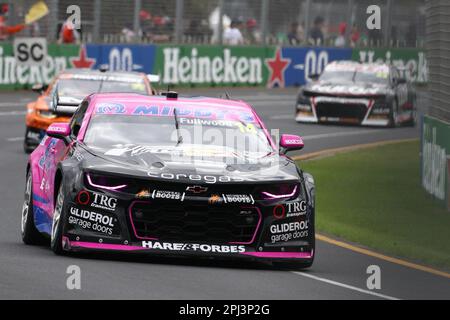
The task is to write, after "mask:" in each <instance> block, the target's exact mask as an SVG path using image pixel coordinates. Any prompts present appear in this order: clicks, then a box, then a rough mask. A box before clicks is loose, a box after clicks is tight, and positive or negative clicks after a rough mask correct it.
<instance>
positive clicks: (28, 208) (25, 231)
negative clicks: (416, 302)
mask: <svg viewBox="0 0 450 320" xmlns="http://www.w3.org/2000/svg"><path fill="white" fill-rule="evenodd" d="M20 227H21V228H20V231H21V235H22V241H23V242H24V243H25V244H30V245H31V244H41V243H42V242H43V240H44V237H43V236H42V234H41V233H40V232H39V231H38V230H37V229H36V226H35V225H34V212H33V183H32V174H31V172H28V173H27V180H26V186H25V197H24V201H23V206H22V218H21V224H20Z"/></svg>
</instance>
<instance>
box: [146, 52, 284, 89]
mask: <svg viewBox="0 0 450 320" xmlns="http://www.w3.org/2000/svg"><path fill="white" fill-rule="evenodd" d="M274 51H275V50H274V48H271V47H222V46H206V45H204V46H178V45H175V46H158V53H157V55H156V68H155V71H154V72H155V73H158V74H160V75H161V77H162V82H163V83H164V84H174V85H203V86H204V85H212V86H229V85H250V86H260V85H264V84H266V82H267V77H268V70H267V67H266V60H267V59H268V58H270V57H272V56H273V55H274Z"/></svg>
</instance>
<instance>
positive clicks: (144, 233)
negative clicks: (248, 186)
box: [130, 201, 261, 244]
mask: <svg viewBox="0 0 450 320" xmlns="http://www.w3.org/2000/svg"><path fill="white" fill-rule="evenodd" d="M130 219H131V223H132V225H133V230H134V233H135V236H136V237H137V238H138V239H158V240H160V241H170V242H177V241H180V242H191V241H192V242H207V243H217V244H220V243H240V244H249V243H251V242H253V240H254V237H255V235H256V232H257V231H258V228H259V225H260V222H261V214H260V211H259V209H258V208H257V207H253V206H248V207H246V206H220V205H217V206H215V205H208V204H201V205H197V204H195V205H192V204H187V203H186V204H184V203H177V204H167V203H164V204H158V203H157V202H148V201H136V202H134V203H133V204H131V206H130Z"/></svg>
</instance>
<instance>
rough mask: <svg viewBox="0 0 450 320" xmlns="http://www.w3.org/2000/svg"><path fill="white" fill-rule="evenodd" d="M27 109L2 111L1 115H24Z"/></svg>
mask: <svg viewBox="0 0 450 320" xmlns="http://www.w3.org/2000/svg"><path fill="white" fill-rule="evenodd" d="M25 114H26V111H0V116H22V115H25Z"/></svg>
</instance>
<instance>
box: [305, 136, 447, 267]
mask: <svg viewBox="0 0 450 320" xmlns="http://www.w3.org/2000/svg"><path fill="white" fill-rule="evenodd" d="M419 149H420V147H419V142H403V143H396V144H391V145H385V146H381V147H376V148H370V149H363V150H357V151H352V152H348V153H342V154H338V155H335V156H332V157H328V158H322V159H316V160H310V161H304V162H300V166H301V167H302V168H303V169H304V170H305V171H307V172H310V173H311V174H313V176H314V178H315V181H316V201H317V209H316V223H317V229H318V231H321V232H324V233H327V234H331V235H335V236H337V237H340V238H343V239H346V240H348V241H351V242H356V243H359V244H362V245H364V246H367V247H370V248H373V249H375V250H378V251H381V252H384V253H387V254H391V255H395V256H399V257H404V258H407V259H410V260H415V261H418V262H422V263H425V264H428V265H433V266H436V267H440V268H444V269H447V270H448V269H450V212H448V211H447V210H446V209H445V208H444V205H443V204H441V203H440V202H437V201H436V200H434V199H433V198H432V197H431V196H430V195H428V194H427V193H425V191H424V190H423V188H422V187H421V184H420V159H419Z"/></svg>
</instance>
